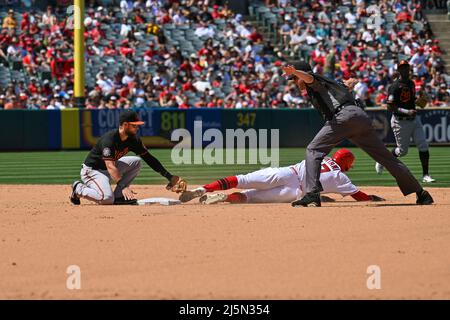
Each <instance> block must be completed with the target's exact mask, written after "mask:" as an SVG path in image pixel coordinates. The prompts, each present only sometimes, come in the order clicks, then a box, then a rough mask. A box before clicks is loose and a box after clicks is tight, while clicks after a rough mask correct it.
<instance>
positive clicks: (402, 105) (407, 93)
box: [375, 60, 436, 183]
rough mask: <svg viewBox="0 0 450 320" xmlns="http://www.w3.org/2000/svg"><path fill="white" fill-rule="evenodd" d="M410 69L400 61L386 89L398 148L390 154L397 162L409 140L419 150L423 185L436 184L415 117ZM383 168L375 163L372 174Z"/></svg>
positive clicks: (417, 119) (404, 153)
mask: <svg viewBox="0 0 450 320" xmlns="http://www.w3.org/2000/svg"><path fill="white" fill-rule="evenodd" d="M410 70H411V68H410V66H409V63H408V62H407V61H405V60H402V61H400V63H399V64H398V67H397V71H398V73H399V74H400V78H399V79H397V80H396V81H395V82H394V83H393V84H392V85H391V87H390V88H389V94H388V101H387V105H388V110H389V111H392V118H391V127H392V131H393V132H394V136H395V141H396V143H397V146H396V147H395V148H394V149H393V150H392V154H393V155H394V156H395V157H397V158H399V157H402V156H405V155H406V154H407V153H408V148H409V145H410V143H411V138H413V139H414V143H415V144H416V146H417V149H419V158H420V162H421V164H422V174H423V175H422V182H425V183H430V182H435V181H436V180H435V179H433V178H432V177H431V176H430V174H429V172H428V167H429V159H430V152H429V151H428V142H427V140H426V138H425V132H424V130H423V125H422V122H421V121H420V119H419V117H417V111H416V89H415V84H414V82H413V81H412V80H411V79H410ZM383 169H384V167H383V166H382V165H381V164H379V163H378V162H377V163H376V164H375V170H376V172H377V173H378V174H381V173H382V172H383Z"/></svg>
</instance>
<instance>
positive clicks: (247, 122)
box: [237, 112, 256, 127]
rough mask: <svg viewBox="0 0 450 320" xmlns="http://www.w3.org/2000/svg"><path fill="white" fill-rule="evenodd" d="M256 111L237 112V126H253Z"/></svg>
mask: <svg viewBox="0 0 450 320" xmlns="http://www.w3.org/2000/svg"><path fill="white" fill-rule="evenodd" d="M255 120H256V112H245V113H244V112H239V113H238V114H237V126H238V127H253V126H254V125H255Z"/></svg>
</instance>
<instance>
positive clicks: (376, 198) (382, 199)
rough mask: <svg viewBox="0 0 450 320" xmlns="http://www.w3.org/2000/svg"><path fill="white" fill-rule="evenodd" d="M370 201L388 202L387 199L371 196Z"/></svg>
mask: <svg viewBox="0 0 450 320" xmlns="http://www.w3.org/2000/svg"><path fill="white" fill-rule="evenodd" d="M370 200H372V201H386V199H384V198H382V197H379V196H376V195H370Z"/></svg>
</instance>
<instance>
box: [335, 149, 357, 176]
mask: <svg viewBox="0 0 450 320" xmlns="http://www.w3.org/2000/svg"><path fill="white" fill-rule="evenodd" d="M332 159H333V161H334V162H336V163H337V164H338V165H339V167H341V170H342V171H348V170H350V168H351V167H352V166H353V162H354V161H355V156H354V155H353V153H352V152H351V151H350V150H348V149H344V148H342V149H339V150H338V151H336V152H335V153H334V154H333V158H332Z"/></svg>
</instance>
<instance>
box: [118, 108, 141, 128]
mask: <svg viewBox="0 0 450 320" xmlns="http://www.w3.org/2000/svg"><path fill="white" fill-rule="evenodd" d="M124 122H128V123H131V124H137V125H143V124H144V123H145V122H144V121H141V120H140V119H139V116H138V114H137V112H136V111H133V110H127V111H124V112H122V113H121V114H120V117H119V124H120V125H122V124H123V123H124Z"/></svg>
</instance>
